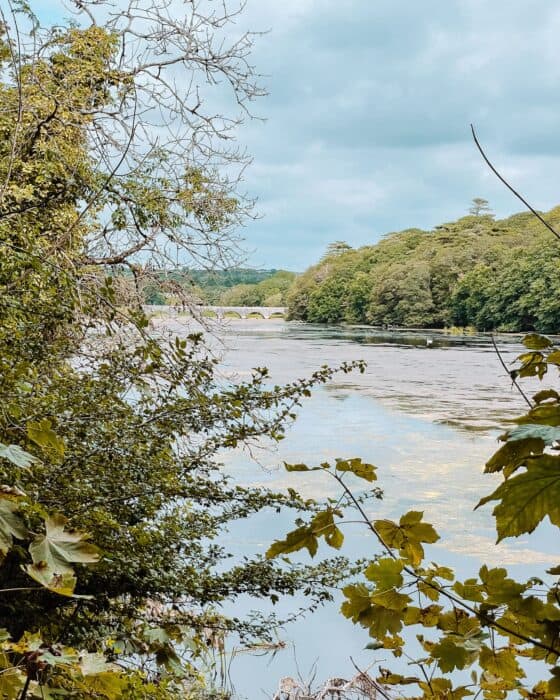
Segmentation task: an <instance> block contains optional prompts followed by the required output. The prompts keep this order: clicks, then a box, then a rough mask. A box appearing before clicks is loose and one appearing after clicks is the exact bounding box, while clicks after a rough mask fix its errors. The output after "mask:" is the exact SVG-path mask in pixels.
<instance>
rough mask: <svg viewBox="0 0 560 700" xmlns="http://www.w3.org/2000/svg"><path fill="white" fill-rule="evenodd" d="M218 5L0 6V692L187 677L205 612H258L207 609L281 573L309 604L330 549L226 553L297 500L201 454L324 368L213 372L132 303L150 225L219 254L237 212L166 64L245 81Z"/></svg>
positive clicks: (277, 415)
mask: <svg viewBox="0 0 560 700" xmlns="http://www.w3.org/2000/svg"><path fill="white" fill-rule="evenodd" d="M109 6H110V7H111V9H112V12H111V13H109V15H107V16H105V21H106V22H107V23H108V24H106V25H103V23H102V21H101V20H103V17H104V11H105V10H107V8H108V7H109ZM221 7H222V10H223V12H224V13H226V14H225V15H224V17H222V18H221V19H220V17H219V16H218V15H217V14H215V13H213V14H211V15H209V16H207V17H204V16H203V15H202V14H201V9H200V5H199V4H198V3H189V8H186V9H185V12H187V11H188V12H192V16H190V17H189V18H186V19H185V22H184V23H181V22H178V21H175V19H170V18H169V17H168V16H166V15H165V13H163V10H162V8H161V7H159V6H158V4H157V3H156V4H153V5H149V7H148V9H147V10H146V12H147V15H144V14H142V13H140V14H138V12H139V11H138V4H137V3H136V2H135V1H134V2H131V3H130V6H129V7H128V8H127V9H125V10H123V11H122V13H121V11H120V10H118V8H117V9H115V8H113V5H112V3H105V2H103V0H102V1H101V2H99V0H95V2H93V1H92V2H87V1H86V2H79V3H78V2H76V3H75V9H76V12H77V13H78V15H77V16H78V18H79V20H80V21H77V22H76V23H72V24H71V25H68V26H67V27H64V26H60V27H57V28H53V29H49V28H47V29H44V28H42V27H40V26H39V25H38V24H36V23H35V21H34V19H33V17H32V16H30V15H29V13H28V11H27V10H26V9H25V8H23V9H24V10H25V12H24V14H23V15H18V14H16V15H15V17H16V18H17V19H18V21H20V22H21V24H20V25H19V26H18V27H14V26H8V25H7V24H6V25H2V27H3V28H2V31H4V32H5V34H4V35H3V36H2V39H1V43H0V57H1V59H2V61H3V65H2V72H1V74H0V75H1V79H0V96H1V98H2V111H1V112H0V132H1V134H2V139H0V374H1V376H2V382H1V384H0V483H2V484H3V486H2V487H1V491H0V548H1V550H2V553H3V561H2V566H0V628H2V629H5V633H3V636H2V641H1V642H0V644H1V646H2V648H1V649H0V652H1V653H0V662H1V663H2V665H3V668H2V669H1V670H0V671H1V672H0V684H3V685H0V687H1V688H2V692H3V693H4V695H5V696H6V697H8V698H12V697H13V698H15V697H17V698H18V700H23V698H27V697H52V698H55V697H64V696H65V695H68V693H70V694H71V697H76V698H92V697H104V698H109V699H112V698H156V699H157V698H160V699H163V698H175V697H194V696H195V695H196V693H197V692H198V689H199V688H200V685H201V684H200V673H199V670H198V668H197V664H198V663H199V662H200V658H201V656H202V652H203V651H204V650H205V649H207V644H206V642H205V634H206V632H207V631H208V630H211V631H212V633H215V634H223V633H225V632H227V631H229V630H232V631H235V632H236V633H237V634H239V635H241V636H242V637H249V636H259V637H260V636H266V635H270V634H271V631H272V630H273V628H274V625H276V624H279V621H277V620H276V619H275V618H274V616H273V617H272V618H271V619H263V618H258V617H255V618H248V619H238V618H235V617H230V618H226V617H224V616H223V615H220V614H219V613H218V612H217V609H218V608H219V606H221V605H222V604H224V603H225V602H228V601H229V602H232V601H235V600H236V599H237V598H238V597H239V596H242V595H246V594H250V595H252V596H253V597H254V598H266V599H270V600H272V601H273V602H275V601H277V600H278V599H279V597H280V596H282V595H293V594H295V593H297V592H304V593H305V594H306V595H308V605H309V607H310V608H313V607H314V606H316V605H318V604H319V603H320V602H321V601H323V600H326V599H328V598H330V596H331V592H330V591H331V589H332V587H333V586H334V585H336V583H337V582H338V581H340V579H341V578H342V577H343V576H344V572H345V569H346V560H345V559H343V558H340V557H339V558H337V559H335V560H334V562H333V563H329V562H328V561H327V562H321V563H319V564H317V565H314V566H311V567H307V566H291V565H289V564H287V563H280V564H277V563H276V562H273V561H269V560H266V559H265V558H264V557H262V556H258V555H256V556H247V557H246V558H244V559H243V560H240V561H230V560H231V556H230V553H229V552H228V551H227V550H226V549H225V548H224V547H223V546H222V544H221V536H222V533H223V532H224V531H225V530H226V529H227V528H228V527H229V526H231V525H232V524H233V523H235V522H236V521H239V520H241V519H244V518H248V517H250V516H251V515H253V514H254V513H257V512H261V511H266V510H270V512H275V511H278V510H279V509H282V508H292V509H295V510H296V511H300V512H302V513H310V514H312V513H314V512H315V510H316V504H315V503H314V502H312V501H306V500H304V499H302V498H300V497H299V496H298V495H297V494H296V493H291V494H288V495H287V496H286V495H283V494H277V493H273V492H270V491H268V490H266V489H263V488H259V487H255V488H251V487H242V486H239V485H236V484H235V483H234V482H233V480H232V479H231V478H229V477H228V476H227V475H226V474H225V473H224V470H223V469H222V465H221V463H220V456H221V455H222V454H223V452H224V451H225V450H228V449H232V448H235V447H243V446H247V445H250V444H252V442H253V441H255V440H259V439H267V440H269V441H271V442H276V441H279V440H281V439H282V438H283V437H284V434H285V430H286V429H287V427H288V426H289V424H290V423H291V421H292V420H293V419H294V418H295V412H296V411H297V408H298V406H299V405H300V404H301V402H302V401H303V399H304V398H305V397H306V396H308V395H309V393H310V390H311V389H312V388H313V387H314V386H316V385H317V384H320V383H323V382H325V381H327V380H328V379H329V378H330V377H332V375H333V372H334V370H331V369H328V368H322V369H321V370H319V371H317V372H316V373H315V374H313V375H312V376H311V377H309V378H307V379H303V380H300V381H296V382H293V383H292V384H289V385H287V386H283V387H280V386H273V385H272V384H271V381H270V378H269V377H268V373H267V371H266V370H265V369H258V368H257V369H255V370H254V372H253V374H252V376H251V377H250V378H249V379H247V380H246V381H244V382H241V383H238V384H234V385H228V384H224V383H223V381H221V380H220V378H219V377H218V376H217V373H216V361H215V360H214V359H213V358H212V357H211V356H210V355H209V354H208V353H207V352H206V351H205V349H204V345H203V341H202V337H201V336H200V335H197V334H192V335H190V336H189V337H187V338H184V339H173V338H168V337H166V336H165V334H161V333H158V332H156V331H155V330H154V329H152V328H150V327H149V323H148V320H147V319H146V317H145V316H144V314H143V313H142V310H141V307H140V303H139V302H140V301H141V300H142V289H143V285H145V284H147V282H149V281H150V280H149V277H146V276H144V275H143V274H142V271H143V270H145V269H148V270H151V271H152V272H153V271H154V270H156V269H159V268H158V265H157V262H158V260H161V259H162V258H163V259H167V258H168V256H169V253H168V250H169V246H172V247H173V249H174V250H176V249H177V247H179V248H180V249H181V251H182V253H181V254H182V255H183V256H186V255H187V254H188V253H189V251H190V254H191V257H192V258H193V259H194V260H197V259H200V256H201V255H202V254H201V251H203V255H202V257H203V258H204V259H205V260H206V261H208V259H209V256H210V255H213V256H217V257H220V259H223V258H224V256H227V253H228V251H229V247H228V245H229V242H230V239H229V237H228V236H229V235H230V232H231V230H232V227H233V226H234V225H235V223H236V222H239V220H240V217H241V216H242V211H243V206H242V204H241V201H240V200H239V198H238V197H237V196H235V195H234V192H233V189H232V187H233V184H232V183H230V182H228V181H227V180H226V176H225V175H224V176H218V175H217V170H216V167H217V166H218V165H219V163H220V162H221V163H222V165H224V163H225V165H226V166H227V168H226V170H228V172H229V171H230V170H231V168H233V166H234V163H235V162H237V161H235V159H234V157H233V155H232V156H231V157H230V158H229V159H228V158H227V157H226V156H227V154H224V153H223V152H221V153H218V152H215V153H213V152H212V150H211V144H212V139H213V136H212V134H214V130H215V129H218V128H219V125H218V124H217V123H216V122H215V120H214V118H213V117H212V116H211V115H208V114H205V113H204V111H203V108H202V106H201V104H199V105H198V106H197V107H196V109H195V108H194V107H193V106H192V105H191V104H190V102H188V100H189V99H190V98H192V96H193V95H192V94H191V95H183V94H182V93H178V92H177V91H176V90H179V89H180V88H178V87H177V88H176V89H175V88H173V83H172V82H168V81H167V80H166V76H168V72H167V71H168V68H169V66H171V67H173V66H175V67H176V66H177V65H181V66H183V68H186V69H189V68H190V69H191V73H192V76H193V81H192V83H193V84H195V83H196V79H195V78H196V75H197V71H202V73H203V74H204V75H205V76H216V75H217V74H218V73H219V74H220V75H221V76H222V77H225V78H227V80H228V81H229V84H230V85H231V86H232V87H233V89H234V93H235V96H236V98H237V101H236V103H244V102H245V101H246V100H247V99H249V98H250V97H252V96H255V94H256V93H255V92H254V89H253V88H252V87H251V85H252V83H251V76H252V72H251V70H249V69H248V67H247V65H248V64H247V61H246V56H247V50H248V48H249V44H248V43H247V39H246V38H245V39H241V40H239V42H240V43H234V45H233V46H231V45H229V43H228V41H229V40H226V39H224V38H223V37H222V38H221V39H220V41H217V42H216V44H217V45H218V44H219V47H218V46H217V45H216V46H215V45H214V44H215V42H214V39H213V33H214V32H216V31H218V30H219V29H220V27H222V26H224V25H226V24H227V23H228V21H231V20H232V19H233V17H234V16H235V15H232V14H228V9H227V3H224V4H221ZM113 10H114V11H113ZM222 10H220V11H219V12H222ZM96 16H97V19H98V20H100V21H99V22H94V21H93V20H94V19H95V17H96ZM107 17H108V19H107ZM187 20H188V21H187ZM27 21H29V22H31V24H30V25H26V24H25V23H26V22H27ZM138 25H141V26H142V31H139V26H138ZM25 27H27V29H25ZM150 27H151V28H150ZM26 31H27V34H26ZM16 33H17V36H18V37H19V41H20V43H19V44H18V43H17V42H16V41H15V40H14V38H13V37H14V36H15V35H16ZM22 42H23V43H22ZM26 42H27V43H26ZM208 42H209V43H208ZM224 42H225V43H224ZM18 46H19V48H18ZM170 51H174V52H178V55H176V53H175V54H173V55H170V53H169V52H170ZM181 51H183V53H181ZM138 61H140V63H138ZM201 66H202V68H201ZM187 82H188V81H187ZM166 90H167V92H166ZM169 90H170V91H171V92H169ZM196 96H197V97H199V95H198V93H197V94H196ZM154 104H158V110H159V109H160V108H161V114H163V115H164V117H162V118H165V114H167V117H168V118H169V121H168V122H167V127H168V129H167V130H168V131H169V133H170V134H171V133H172V131H173V128H175V126H177V125H178V124H180V125H181V126H180V129H179V130H180V131H181V135H180V136H178V137H177V139H176V140H174V139H172V138H171V136H170V141H169V142H167V143H166V144H162V143H161V142H160V141H159V140H158V138H155V143H152V142H151V140H150V139H151V138H153V137H154V134H153V123H152V122H151V116H153V114H152V113H151V110H152V109H153V106H154ZM193 110H194V111H193ZM142 115H144V116H143V117H142ZM142 118H143V119H144V121H142ZM182 119H183V120H184V121H181V120H182ZM224 120H225V117H223V116H220V120H219V123H220V124H224ZM236 123H237V122H236ZM224 128H225V127H224ZM151 129H152V130H151ZM205 129H209V131H208V134H206V137H205V136H204V130H205ZM184 133H188V134H189V138H185V136H184ZM223 135H224V134H223V133H222V136H223ZM185 141H187V142H188V143H189V144H190V146H189V149H188V150H185V149H184V145H183V144H184V142H185ZM201 141H204V154H205V155H204V157H202V156H201V154H200V151H197V146H196V144H197V143H201ZM156 145H157V148H156ZM212 156H214V157H212ZM197 158H198V159H199V160H197ZM224 159H225V161H224ZM147 260H148V261H149V264H148V262H146V261H147ZM125 268H126V269H127V270H128V272H127V277H126V278H125V276H124V274H123V269H125ZM282 279H283V278H282ZM123 280H124V283H123ZM152 281H153V276H152ZM129 282H130V284H129ZM273 289H276V287H274V288H273ZM354 368H361V365H359V364H354V365H343V366H342V367H341V368H340V369H341V370H342V371H344V372H347V371H350V370H352V369H354ZM82 533H88V534H87V535H86V534H82ZM30 584H31V585H30ZM70 647H71V648H70ZM84 650H85V651H84ZM99 655H102V656H99ZM102 657H103V658H102ZM115 674H117V675H115Z"/></svg>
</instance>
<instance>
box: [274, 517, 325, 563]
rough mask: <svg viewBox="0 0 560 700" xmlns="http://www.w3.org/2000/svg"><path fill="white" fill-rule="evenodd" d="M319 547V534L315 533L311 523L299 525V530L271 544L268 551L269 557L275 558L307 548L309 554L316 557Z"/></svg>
mask: <svg viewBox="0 0 560 700" xmlns="http://www.w3.org/2000/svg"><path fill="white" fill-rule="evenodd" d="M318 547H319V544H318V540H317V536H316V535H315V534H314V533H313V530H312V528H311V527H310V526H309V525H304V526H303V527H298V528H297V530H292V532H289V533H288V534H287V536H286V539H284V540H277V541H276V542H274V543H273V544H271V545H270V547H269V548H268V550H267V552H266V558H267V559H274V557H277V556H279V555H280V554H290V553H291V552H298V551H299V550H300V549H304V548H305V549H307V551H308V552H309V554H310V555H311V556H312V557H314V556H315V554H316V553H317V549H318Z"/></svg>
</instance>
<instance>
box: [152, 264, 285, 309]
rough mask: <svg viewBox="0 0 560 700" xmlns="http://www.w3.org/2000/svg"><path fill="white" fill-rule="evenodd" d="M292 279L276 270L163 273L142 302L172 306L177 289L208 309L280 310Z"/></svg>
mask: <svg viewBox="0 0 560 700" xmlns="http://www.w3.org/2000/svg"><path fill="white" fill-rule="evenodd" d="M153 277H154V275H153V274H152V278H153ZM294 278H295V274H294V273H293V272H287V271H286V270H276V269H272V270H253V269H249V268H234V269H231V270H212V271H209V270H190V269H186V268H185V269H180V270H170V271H166V272H163V271H162V272H160V273H156V274H155V281H153V279H152V281H151V283H150V284H149V285H146V287H145V288H144V290H143V292H144V301H145V302H146V303H147V304H165V303H174V297H175V296H176V295H177V288H178V287H179V288H182V289H185V290H188V291H189V292H191V294H192V295H193V296H195V297H197V298H198V299H199V300H200V301H201V302H203V303H205V304H210V305H213V304H223V305H225V306H283V305H284V304H285V301H286V300H285V294H286V292H287V290H288V289H289V287H290V286H291V284H292V282H293V280H294Z"/></svg>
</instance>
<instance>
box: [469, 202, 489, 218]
mask: <svg viewBox="0 0 560 700" xmlns="http://www.w3.org/2000/svg"><path fill="white" fill-rule="evenodd" d="M491 213H492V210H491V209H490V206H489V204H488V200H487V199H483V198H482V197H475V198H474V199H473V200H472V204H471V207H470V209H469V214H472V215H473V216H488V215H490V214H491Z"/></svg>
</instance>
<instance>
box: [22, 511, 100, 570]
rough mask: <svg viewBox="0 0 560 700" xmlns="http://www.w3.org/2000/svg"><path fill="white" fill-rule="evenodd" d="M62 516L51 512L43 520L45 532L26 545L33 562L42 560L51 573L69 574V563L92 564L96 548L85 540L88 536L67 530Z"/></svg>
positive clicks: (97, 551) (97, 553)
mask: <svg viewBox="0 0 560 700" xmlns="http://www.w3.org/2000/svg"><path fill="white" fill-rule="evenodd" d="M67 522H68V521H67V519H66V518H65V517H64V516H63V515H58V514H57V515H52V516H49V517H48V518H47V520H46V521H45V527H46V532H45V534H44V535H38V536H37V537H36V538H35V539H34V541H33V542H32V543H31V544H30V545H29V551H30V553H31V558H32V559H33V563H34V564H39V563H41V562H44V563H45V564H46V566H47V567H48V569H49V570H50V571H51V572H52V573H53V574H71V573H73V569H72V566H71V564H74V563H80V564H93V563H95V562H96V561H99V549H98V548H97V547H96V546H95V545H94V544H91V543H90V542H87V541H86V540H87V539H88V538H89V535H86V534H84V533H83V532H78V531H76V530H67V529H66V523H67Z"/></svg>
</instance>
